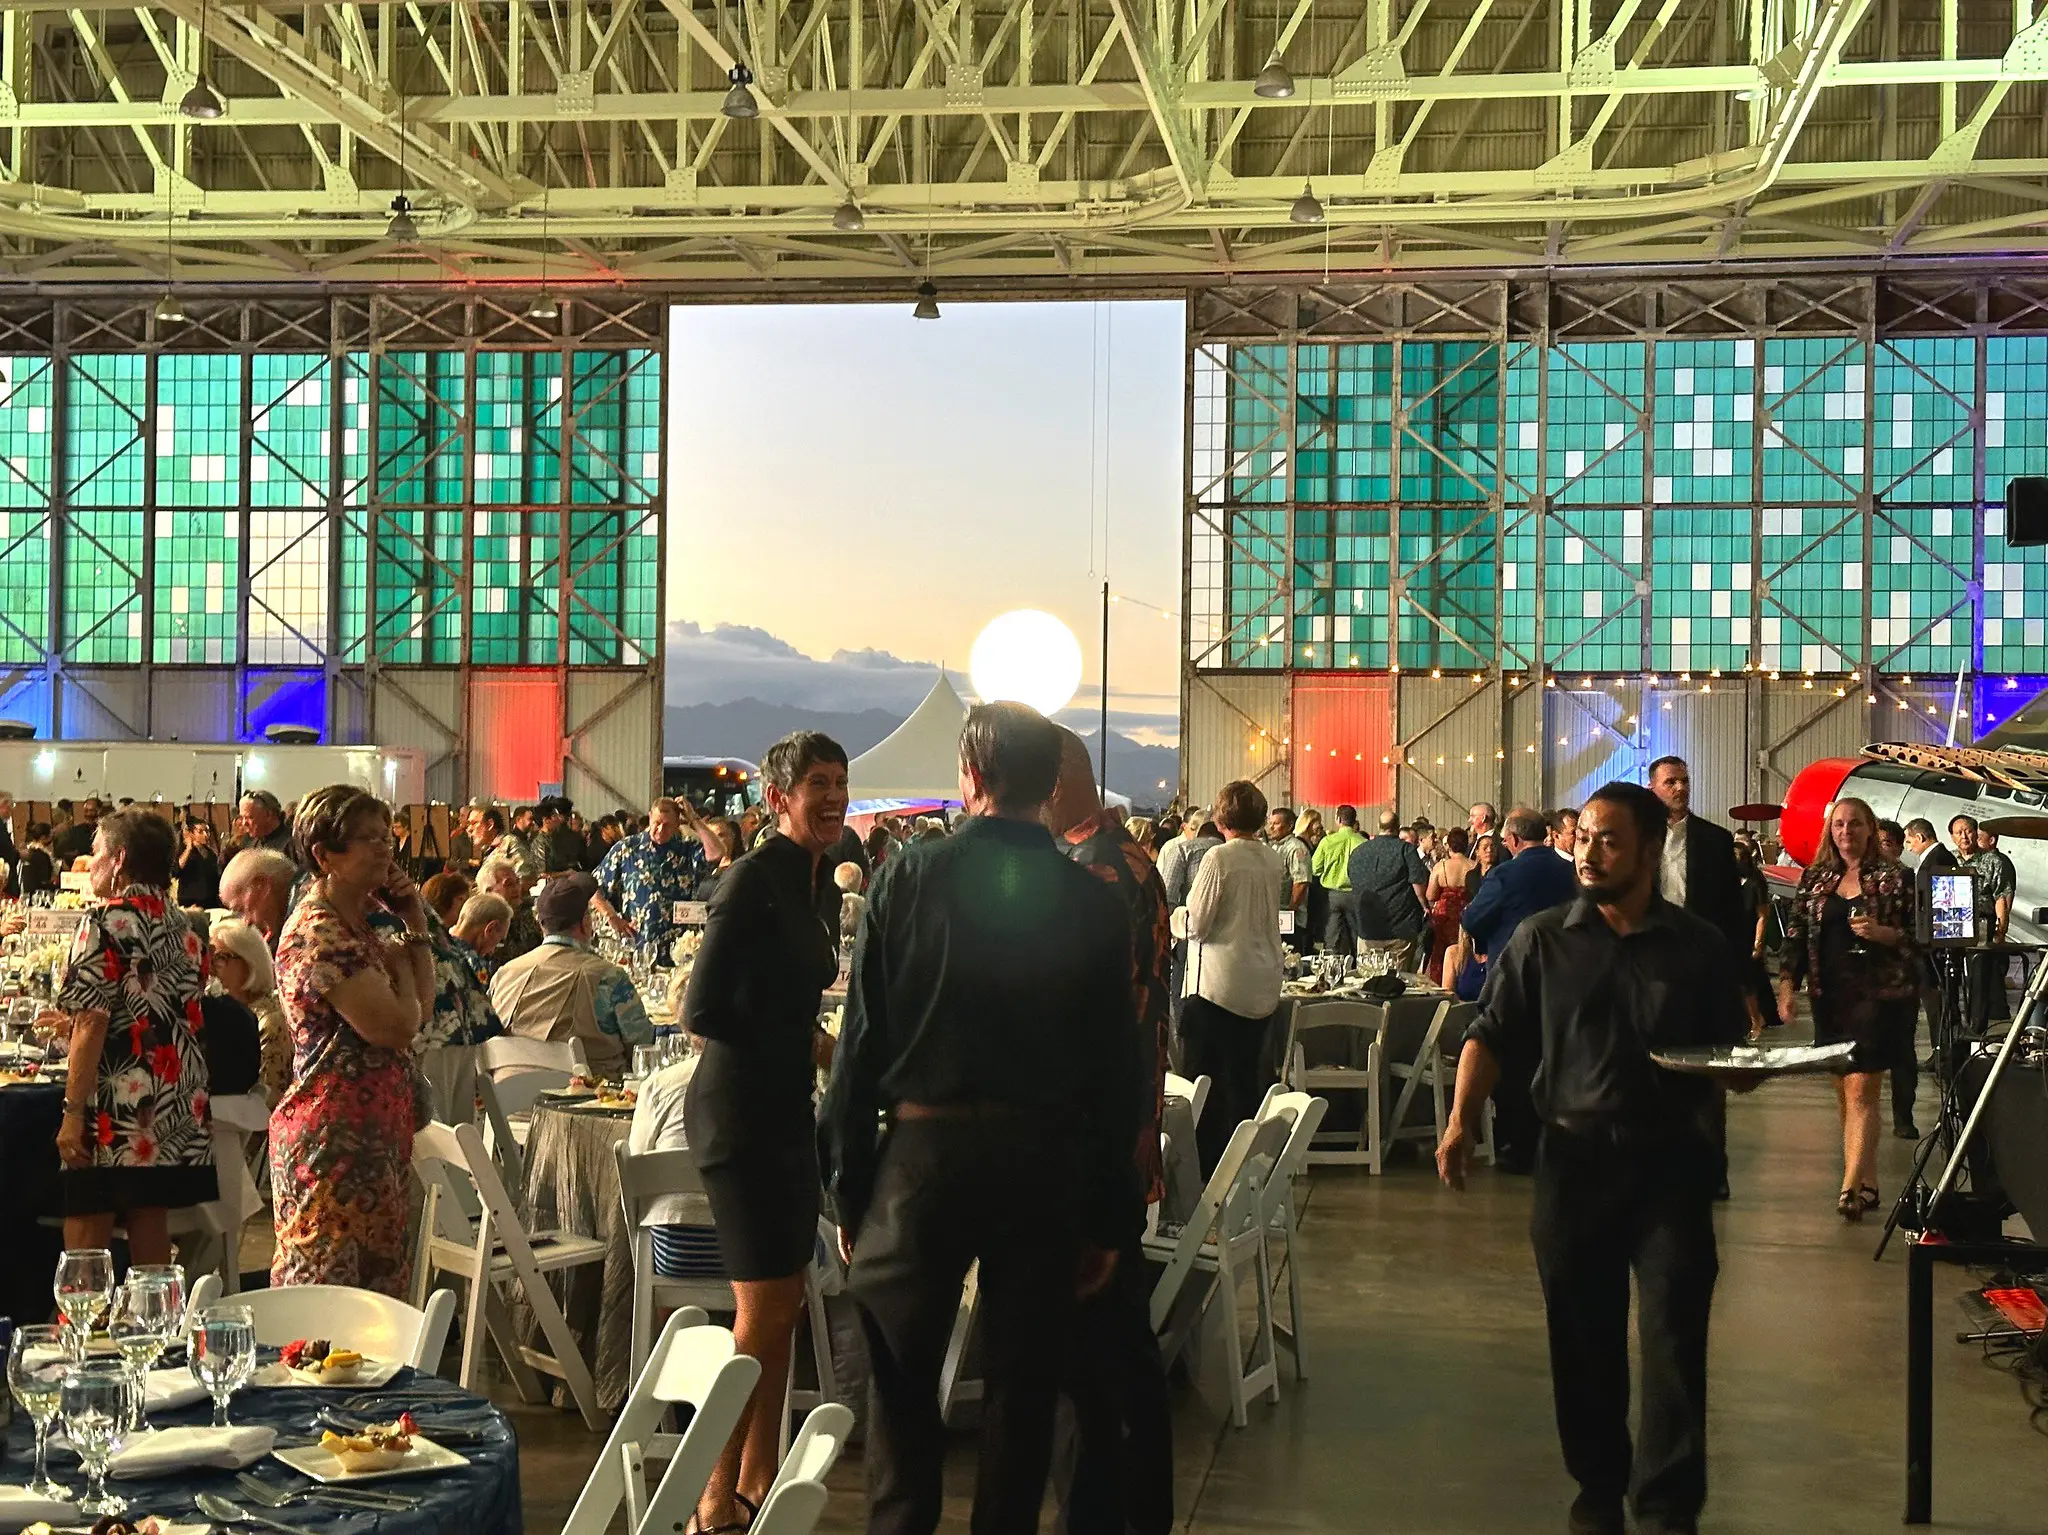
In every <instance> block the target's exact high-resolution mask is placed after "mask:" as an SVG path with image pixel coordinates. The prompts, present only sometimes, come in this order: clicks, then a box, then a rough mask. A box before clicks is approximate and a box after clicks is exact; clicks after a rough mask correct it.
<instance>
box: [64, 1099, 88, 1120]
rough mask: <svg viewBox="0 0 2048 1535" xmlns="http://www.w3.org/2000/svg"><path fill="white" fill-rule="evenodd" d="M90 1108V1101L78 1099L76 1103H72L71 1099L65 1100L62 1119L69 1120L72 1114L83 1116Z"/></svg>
mask: <svg viewBox="0 0 2048 1535" xmlns="http://www.w3.org/2000/svg"><path fill="white" fill-rule="evenodd" d="M91 1107H92V1103H91V1102H90V1100H87V1099H80V1100H78V1101H77V1102H73V1101H72V1100H71V1099H69V1098H66V1099H65V1100H64V1117H65V1118H66V1119H69V1118H70V1117H71V1116H72V1115H73V1114H83V1113H84V1112H85V1111H86V1110H87V1109H89V1108H91Z"/></svg>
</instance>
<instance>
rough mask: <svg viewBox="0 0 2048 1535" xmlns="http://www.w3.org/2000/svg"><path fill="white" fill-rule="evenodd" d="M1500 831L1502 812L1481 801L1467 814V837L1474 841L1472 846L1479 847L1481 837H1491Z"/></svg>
mask: <svg viewBox="0 0 2048 1535" xmlns="http://www.w3.org/2000/svg"><path fill="white" fill-rule="evenodd" d="M1499 830H1500V812H1499V811H1498V810H1496V809H1494V808H1493V806H1491V805H1489V804H1487V803H1486V801H1485V800H1481V801H1480V802H1479V803H1478V804H1476V805H1474V806H1473V807H1472V808H1471V809H1470V810H1468V811H1467V812H1466V813H1465V835H1466V836H1468V837H1469V838H1471V839H1472V846H1473V847H1474V848H1477V847H1478V846H1479V839H1480V838H1481V837H1491V836H1493V835H1494V834H1495V833H1496V832H1498V831H1499Z"/></svg>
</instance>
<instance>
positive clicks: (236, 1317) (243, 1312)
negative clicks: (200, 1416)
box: [191, 1306, 256, 1428]
mask: <svg viewBox="0 0 2048 1535" xmlns="http://www.w3.org/2000/svg"><path fill="white" fill-rule="evenodd" d="M191 1347H192V1376H193V1378H194V1379H195V1380H197V1381H198V1382H199V1384H200V1385H202V1386H204V1387H205V1388H206V1392H207V1395H209V1396H211V1397H212V1398H213V1426H214V1427H215V1428H226V1427H227V1426H228V1398H229V1397H231V1396H233V1395H234V1394H235V1393H236V1392H237V1391H239V1390H240V1389H241V1388H242V1387H243V1386H244V1385H246V1384H247V1383H248V1380H249V1377H250V1376H252V1375H254V1374H255V1373H256V1319H255V1317H254V1316H253V1315H251V1313H250V1311H249V1308H248V1307H247V1306H210V1307H208V1308H207V1309H206V1310H204V1311H202V1312H200V1313H199V1319H198V1320H197V1321H196V1322H194V1323H193V1324H192V1345H191Z"/></svg>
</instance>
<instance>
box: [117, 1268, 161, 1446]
mask: <svg viewBox="0 0 2048 1535" xmlns="http://www.w3.org/2000/svg"><path fill="white" fill-rule="evenodd" d="M167 1323H168V1325H167ZM176 1325H177V1318H176V1311H175V1309H174V1307H173V1305H172V1297H171V1291H170V1287H169V1286H168V1285H166V1284H165V1283H164V1282H163V1281H161V1280H158V1279H151V1278H148V1277H144V1278H140V1279H138V1278H137V1277H136V1276H135V1274H134V1273H133V1272H132V1271H131V1272H130V1273H129V1275H128V1283H127V1284H125V1285H123V1286H122V1287H121V1289H120V1290H119V1291H117V1292H116V1295H115V1302H114V1315H113V1320H112V1321H110V1322H109V1323H108V1324H107V1335H108V1336H109V1337H111V1338H112V1339H113V1340H114V1346H115V1347H116V1348H118V1349H119V1350H120V1351H121V1357H122V1358H123V1359H124V1360H126V1361H127V1364H128V1372H129V1376H130V1378H131V1380H132V1381H133V1383H134V1388H135V1394H134V1397H133V1399H132V1402H131V1404H130V1405H131V1411H130V1412H129V1414H128V1425H127V1427H128V1431H129V1432H130V1433H134V1434H139V1433H142V1432H144V1431H146V1430H147V1429H148V1428H149V1417H148V1412H147V1403H146V1401H145V1398H147V1397H148V1395H149V1371H150V1367H151V1366H152V1365H154V1364H155V1363H156V1362H157V1360H158V1359H159V1358H161V1357H162V1355H163V1351H164V1345H165V1343H166V1341H167V1333H168V1332H169V1331H171V1330H173V1329H175V1327H176Z"/></svg>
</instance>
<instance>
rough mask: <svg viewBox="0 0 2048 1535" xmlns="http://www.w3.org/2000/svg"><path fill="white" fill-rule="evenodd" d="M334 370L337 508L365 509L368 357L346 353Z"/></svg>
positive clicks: (370, 396)
mask: <svg viewBox="0 0 2048 1535" xmlns="http://www.w3.org/2000/svg"><path fill="white" fill-rule="evenodd" d="M335 367H336V370H337V371H338V372H339V374H340V382H339V385H338V387H339V388H340V390H341V465H340V468H341V504H342V505H343V506H365V505H367V504H368V503H369V499H370V457H371V450H372V449H373V448H374V446H375V438H374V434H373V431H372V428H371V425H370V408H371V405H372V403H373V402H374V398H375V390H374V388H373V386H372V383H371V379H370V354H369V353H367V352H350V353H348V354H347V355H345V356H343V357H342V358H341V359H340V360H339V361H338V362H337V363H336V364H335Z"/></svg>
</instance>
